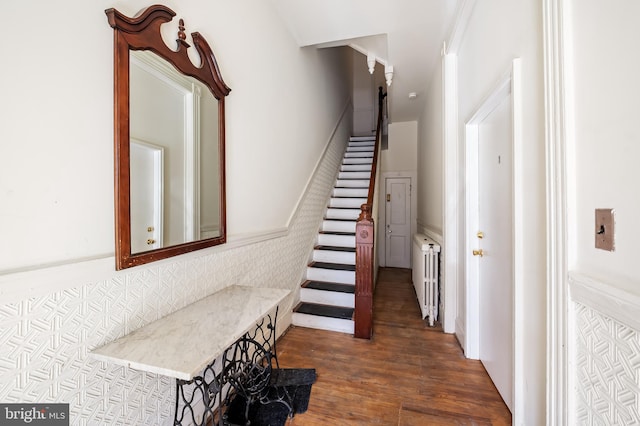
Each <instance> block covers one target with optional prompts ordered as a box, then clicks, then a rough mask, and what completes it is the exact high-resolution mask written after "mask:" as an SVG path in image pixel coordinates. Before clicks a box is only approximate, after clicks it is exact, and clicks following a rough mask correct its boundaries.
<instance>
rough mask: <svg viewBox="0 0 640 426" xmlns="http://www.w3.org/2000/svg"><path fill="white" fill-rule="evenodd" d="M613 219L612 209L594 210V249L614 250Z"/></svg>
mask: <svg viewBox="0 0 640 426" xmlns="http://www.w3.org/2000/svg"><path fill="white" fill-rule="evenodd" d="M614 225H615V217H614V210H613V209H596V229H595V234H596V248H598V249H602V250H607V251H614V250H615V239H614V237H615V229H614Z"/></svg>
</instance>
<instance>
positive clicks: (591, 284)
mask: <svg viewBox="0 0 640 426" xmlns="http://www.w3.org/2000/svg"><path fill="white" fill-rule="evenodd" d="M624 287H628V289H625V288H624ZM569 290H570V294H571V300H572V301H573V302H577V303H580V304H581V305H585V306H588V307H589V308H591V309H593V310H595V311H598V312H600V313H602V314H604V315H606V316H608V317H610V318H612V319H614V320H616V321H618V322H620V323H622V324H624V325H626V326H628V327H630V328H632V329H634V330H636V331H640V316H638V312H639V311H640V292H639V291H638V290H637V288H635V283H633V285H630V286H626V285H624V284H623V285H621V284H620V283H611V282H607V281H605V280H602V279H598V278H596V277H593V276H590V275H586V274H582V273H579V272H575V271H571V272H569ZM634 290H635V291H634Z"/></svg>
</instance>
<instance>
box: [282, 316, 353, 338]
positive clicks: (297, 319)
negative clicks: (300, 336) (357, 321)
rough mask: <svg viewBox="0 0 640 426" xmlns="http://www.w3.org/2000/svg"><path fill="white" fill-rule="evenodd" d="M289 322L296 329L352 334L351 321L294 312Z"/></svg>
mask: <svg viewBox="0 0 640 426" xmlns="http://www.w3.org/2000/svg"><path fill="white" fill-rule="evenodd" d="M291 321H292V322H293V325H295V326H298V327H307V328H315V329H318V330H328V331H337V332H340V333H347V334H353V320H345V319H338V318H327V317H320V316H317V315H308V314H301V313H298V312H294V313H293V315H292V317H291Z"/></svg>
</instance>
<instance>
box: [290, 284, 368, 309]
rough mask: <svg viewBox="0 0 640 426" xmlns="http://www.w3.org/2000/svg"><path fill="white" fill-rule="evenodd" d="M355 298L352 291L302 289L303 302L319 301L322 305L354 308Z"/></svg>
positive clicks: (301, 298)
mask: <svg viewBox="0 0 640 426" xmlns="http://www.w3.org/2000/svg"><path fill="white" fill-rule="evenodd" d="M355 300H356V299H355V296H354V295H353V294H352V293H342V292H339V291H324V290H316V289H313V288H301V289H300V301H301V302H307V303H317V304H320V305H330V306H341V307H343V308H354V307H355Z"/></svg>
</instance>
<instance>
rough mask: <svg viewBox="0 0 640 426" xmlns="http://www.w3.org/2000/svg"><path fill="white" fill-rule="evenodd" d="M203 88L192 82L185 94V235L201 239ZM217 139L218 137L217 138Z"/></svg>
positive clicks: (186, 238) (188, 237)
mask: <svg viewBox="0 0 640 426" xmlns="http://www.w3.org/2000/svg"><path fill="white" fill-rule="evenodd" d="M201 93H202V89H201V88H200V87H199V86H198V85H196V84H195V83H191V90H190V91H189V92H187V93H186V94H185V96H184V107H185V111H184V113H185V117H184V122H185V129H184V130H185V139H184V140H185V144H184V182H185V185H184V198H185V210H184V218H185V220H184V237H185V239H184V240H185V241H195V240H199V239H200V180H201V179H200V161H199V159H200V97H201ZM216 139H217V138H216Z"/></svg>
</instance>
